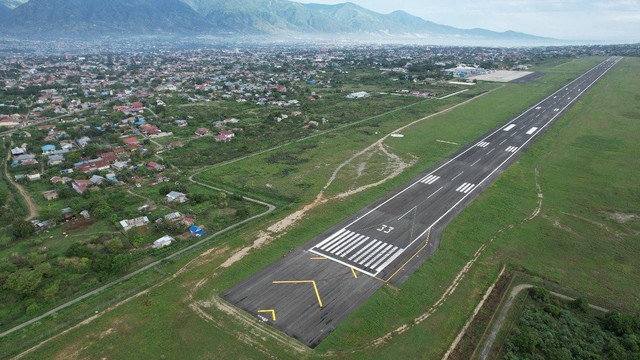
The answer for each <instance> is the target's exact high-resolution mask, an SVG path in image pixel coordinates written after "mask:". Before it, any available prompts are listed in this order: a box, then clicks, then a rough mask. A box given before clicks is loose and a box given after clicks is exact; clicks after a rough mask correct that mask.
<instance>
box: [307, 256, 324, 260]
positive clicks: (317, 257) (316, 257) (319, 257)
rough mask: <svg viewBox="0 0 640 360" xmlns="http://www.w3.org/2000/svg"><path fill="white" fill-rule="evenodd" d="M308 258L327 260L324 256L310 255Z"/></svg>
mask: <svg viewBox="0 0 640 360" xmlns="http://www.w3.org/2000/svg"><path fill="white" fill-rule="evenodd" d="M309 260H327V258H326V257H324V256H312V257H310V258H309Z"/></svg>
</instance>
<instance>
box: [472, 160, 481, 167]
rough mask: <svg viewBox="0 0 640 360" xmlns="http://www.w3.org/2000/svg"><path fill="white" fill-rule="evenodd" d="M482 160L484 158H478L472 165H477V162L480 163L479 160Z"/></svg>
mask: <svg viewBox="0 0 640 360" xmlns="http://www.w3.org/2000/svg"><path fill="white" fill-rule="evenodd" d="M480 160H482V159H478V160H476V161H475V162H474V163H473V164H471V166H475V164H477V163H479V162H480Z"/></svg>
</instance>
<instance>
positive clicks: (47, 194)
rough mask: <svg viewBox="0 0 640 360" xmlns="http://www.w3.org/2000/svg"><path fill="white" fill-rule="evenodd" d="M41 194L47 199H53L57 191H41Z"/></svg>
mask: <svg viewBox="0 0 640 360" xmlns="http://www.w3.org/2000/svg"><path fill="white" fill-rule="evenodd" d="M42 196H43V197H44V198H45V200H47V201H51V200H55V199H57V198H58V192H57V191H55V190H49V191H45V192H43V193H42Z"/></svg>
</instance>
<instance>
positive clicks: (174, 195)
mask: <svg viewBox="0 0 640 360" xmlns="http://www.w3.org/2000/svg"><path fill="white" fill-rule="evenodd" d="M167 201H168V202H177V203H180V204H182V203H185V202H187V201H189V199H188V198H187V195H186V194H183V193H181V192H178V191H172V192H170V193H168V194H167Z"/></svg>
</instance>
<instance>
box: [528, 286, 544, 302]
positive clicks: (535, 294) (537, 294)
mask: <svg viewBox="0 0 640 360" xmlns="http://www.w3.org/2000/svg"><path fill="white" fill-rule="evenodd" d="M529 296H531V298H532V299H534V300H538V301H540V302H548V301H549V291H547V290H546V289H543V288H541V287H533V288H531V289H529Z"/></svg>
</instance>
